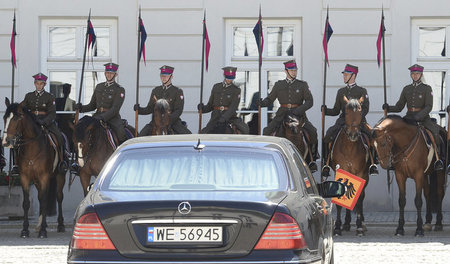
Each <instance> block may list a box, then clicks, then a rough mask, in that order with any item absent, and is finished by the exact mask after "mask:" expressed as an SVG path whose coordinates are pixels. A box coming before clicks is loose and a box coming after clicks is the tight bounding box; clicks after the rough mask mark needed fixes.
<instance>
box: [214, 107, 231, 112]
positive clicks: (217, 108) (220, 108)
mask: <svg viewBox="0 0 450 264" xmlns="http://www.w3.org/2000/svg"><path fill="white" fill-rule="evenodd" d="M214 110H220V111H223V110H228V106H214Z"/></svg>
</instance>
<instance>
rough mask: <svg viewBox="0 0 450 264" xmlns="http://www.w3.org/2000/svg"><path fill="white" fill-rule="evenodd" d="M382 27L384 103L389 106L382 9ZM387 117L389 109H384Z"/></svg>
mask: <svg viewBox="0 0 450 264" xmlns="http://www.w3.org/2000/svg"><path fill="white" fill-rule="evenodd" d="M381 27H382V29H381V30H382V33H381V34H382V38H383V89H384V103H385V104H387V91H386V52H385V43H384V32H385V30H384V10H383V8H381ZM386 116H387V109H384V117H386Z"/></svg>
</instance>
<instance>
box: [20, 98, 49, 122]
mask: <svg viewBox="0 0 450 264" xmlns="http://www.w3.org/2000/svg"><path fill="white" fill-rule="evenodd" d="M22 104H23V105H24V106H25V107H26V108H28V109H30V110H31V112H33V113H34V114H36V116H38V118H40V119H42V120H43V121H44V125H45V126H46V127H48V126H50V125H52V124H53V121H54V120H55V118H56V107H55V97H54V96H53V95H52V94H50V93H48V92H46V91H43V92H42V93H38V92H37V91H34V92H30V93H27V94H26V95H25V99H23V101H22ZM38 112H41V113H38Z"/></svg>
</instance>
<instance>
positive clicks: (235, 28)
mask: <svg viewBox="0 0 450 264" xmlns="http://www.w3.org/2000/svg"><path fill="white" fill-rule="evenodd" d="M256 22H257V18H256V17H255V18H254V19H229V20H227V21H226V50H225V53H226V58H225V64H226V65H232V66H235V67H237V68H238V71H237V73H236V79H235V84H236V85H238V87H240V88H241V91H242V93H241V103H240V106H239V109H242V108H246V109H249V110H245V111H242V110H241V111H238V112H240V113H256V111H257V110H258V108H257V106H256V104H255V102H252V98H255V99H256V98H257V97H258V94H257V92H258V90H259V89H258V87H259V76H258V75H259V74H258V68H259V66H258V47H257V45H256V40H255V36H254V34H253V27H254V26H255V24H256ZM300 29H301V20H300V19H263V36H264V49H263V54H262V57H263V63H262V67H261V97H262V98H265V97H266V96H267V95H268V94H269V93H270V91H271V89H272V87H273V85H274V84H275V82H276V81H278V80H281V79H284V78H286V76H285V74H284V65H283V62H285V61H287V60H291V59H296V61H297V64H299V66H300V64H301V63H300V57H301V54H300V53H301V40H300V38H301V31H300ZM297 78H298V79H301V72H299V75H298V76H297ZM255 93H256V94H255ZM278 106H279V104H278V101H276V102H274V106H273V107H272V108H270V109H269V111H267V110H266V108H263V110H262V111H263V112H262V118H261V126H262V127H265V126H267V123H268V121H269V120H270V117H271V113H274V112H276V110H277V108H278ZM267 113H269V115H267ZM245 121H247V120H245Z"/></svg>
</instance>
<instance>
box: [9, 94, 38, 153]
mask: <svg viewBox="0 0 450 264" xmlns="http://www.w3.org/2000/svg"><path fill="white" fill-rule="evenodd" d="M5 104H6V107H7V108H6V111H5V115H4V116H3V121H4V123H5V128H4V133H3V137H2V145H3V146H4V147H8V148H15V147H18V146H19V145H20V144H21V142H22V141H23V139H24V137H26V138H35V137H36V135H37V134H38V133H39V127H38V126H37V124H36V118H35V117H34V115H33V114H32V113H31V112H30V110H29V109H27V108H26V107H24V106H23V105H22V104H18V103H12V104H11V103H10V102H9V99H8V98H6V100H5Z"/></svg>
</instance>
